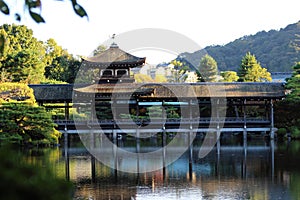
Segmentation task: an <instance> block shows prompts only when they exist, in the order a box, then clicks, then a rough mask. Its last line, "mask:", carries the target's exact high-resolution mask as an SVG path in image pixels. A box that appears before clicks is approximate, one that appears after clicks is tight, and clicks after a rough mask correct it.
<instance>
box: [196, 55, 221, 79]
mask: <svg viewBox="0 0 300 200" xmlns="http://www.w3.org/2000/svg"><path fill="white" fill-rule="evenodd" d="M199 73H200V80H201V81H203V82H216V81H217V75H218V64H217V62H216V61H215V59H214V58H213V57H211V56H209V55H208V54H206V55H205V56H204V57H202V59H201V60H200V64H199Z"/></svg>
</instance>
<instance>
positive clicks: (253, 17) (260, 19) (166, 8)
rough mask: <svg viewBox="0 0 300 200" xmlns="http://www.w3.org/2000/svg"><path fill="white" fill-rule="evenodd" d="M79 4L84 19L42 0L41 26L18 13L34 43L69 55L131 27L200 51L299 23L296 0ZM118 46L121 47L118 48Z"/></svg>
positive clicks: (0, 19) (83, 0) (66, 6)
mask: <svg viewBox="0 0 300 200" xmlns="http://www.w3.org/2000/svg"><path fill="white" fill-rule="evenodd" d="M14 1H15V2H16V1H20V0H14ZM22 1H23V0H22ZM78 2H79V4H81V5H82V6H83V7H84V8H85V10H86V11H87V13H88V15H89V20H87V18H80V17H79V16H77V15H76V14H75V13H74V11H73V9H72V6H71V3H70V2H69V0H64V1H62V2H61V1H56V0H43V1H42V3H43V5H42V6H43V10H42V16H43V17H44V19H45V20H46V23H45V24H36V23H35V22H33V20H32V19H31V18H30V17H29V15H28V14H25V17H24V14H23V19H22V23H23V24H25V25H26V26H28V27H29V28H31V29H33V31H34V35H35V37H37V38H38V39H40V40H43V41H46V40H47V39H49V38H54V39H55V40H56V41H57V43H58V44H59V45H61V46H62V47H63V48H65V49H67V50H68V51H69V52H70V53H72V54H74V55H83V56H88V55H90V53H91V52H92V51H93V49H95V48H96V47H97V46H98V45H99V44H101V43H103V42H104V41H106V40H107V39H109V36H111V35H112V34H114V33H115V34H117V35H118V34H122V33H124V32H127V31H132V30H134V29H140V28H163V29H168V30H171V31H176V32H178V33H181V34H183V35H185V36H187V37H188V38H190V39H192V40H194V41H195V42H196V43H197V44H198V45H200V46H201V47H205V46H208V45H223V44H226V43H228V42H230V41H233V40H235V39H237V38H240V37H242V36H244V35H250V34H255V33H256V32H258V31H262V30H266V31H269V30H271V29H275V30H278V29H280V28H284V27H286V26H287V25H288V24H291V23H296V22H297V21H299V20H300V12H299V10H300V1H299V0H272V1H271V0H270V1H269V0H247V1H245V0H185V1H183V0H147V1H146V0H78ZM13 9H14V8H12V10H11V11H12V12H13V11H14V10H13ZM19 9H20V8H19ZM21 12H23V10H22V8H21ZM12 22H14V21H13V15H12V16H11V17H5V16H4V15H3V14H2V15H0V23H1V24H2V23H12ZM15 23H16V22H15ZM119 46H120V48H122V44H119ZM144 56H146V57H147V55H144ZM165 59H169V58H168V57H166V56H156V60H155V58H154V60H155V61H154V60H153V62H161V61H169V60H165Z"/></svg>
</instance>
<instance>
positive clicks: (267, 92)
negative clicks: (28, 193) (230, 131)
mask: <svg viewBox="0 0 300 200" xmlns="http://www.w3.org/2000/svg"><path fill="white" fill-rule="evenodd" d="M75 91H76V92H78V93H79V94H80V93H85V94H87V93H90V94H106V95H107V94H112V93H119V94H122V93H123V94H133V93H135V92H138V93H139V94H140V93H141V92H143V91H144V92H145V93H144V97H154V98H175V97H187V98H189V97H199V98H210V97H230V98H257V97H262V98H283V97H284V96H285V90H284V86H283V84H281V83H194V84H184V83H180V84H179V83H173V84H171V83H169V84H134V83H133V84H116V85H114V84H95V85H91V86H88V87H83V88H78V89H75ZM149 91H152V92H151V94H150V93H149ZM142 96H143V95H142Z"/></svg>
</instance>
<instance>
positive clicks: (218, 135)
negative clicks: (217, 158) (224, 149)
mask: <svg viewBox="0 0 300 200" xmlns="http://www.w3.org/2000/svg"><path fill="white" fill-rule="evenodd" d="M220 136H221V131H220V128H219V127H218V128H217V137H218V140H217V154H218V155H220V153H221V142H220Z"/></svg>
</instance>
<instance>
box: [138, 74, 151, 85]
mask: <svg viewBox="0 0 300 200" xmlns="http://www.w3.org/2000/svg"><path fill="white" fill-rule="evenodd" d="M134 79H135V82H137V83H153V82H154V81H153V79H152V78H151V77H150V76H149V75H146V74H134Z"/></svg>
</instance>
